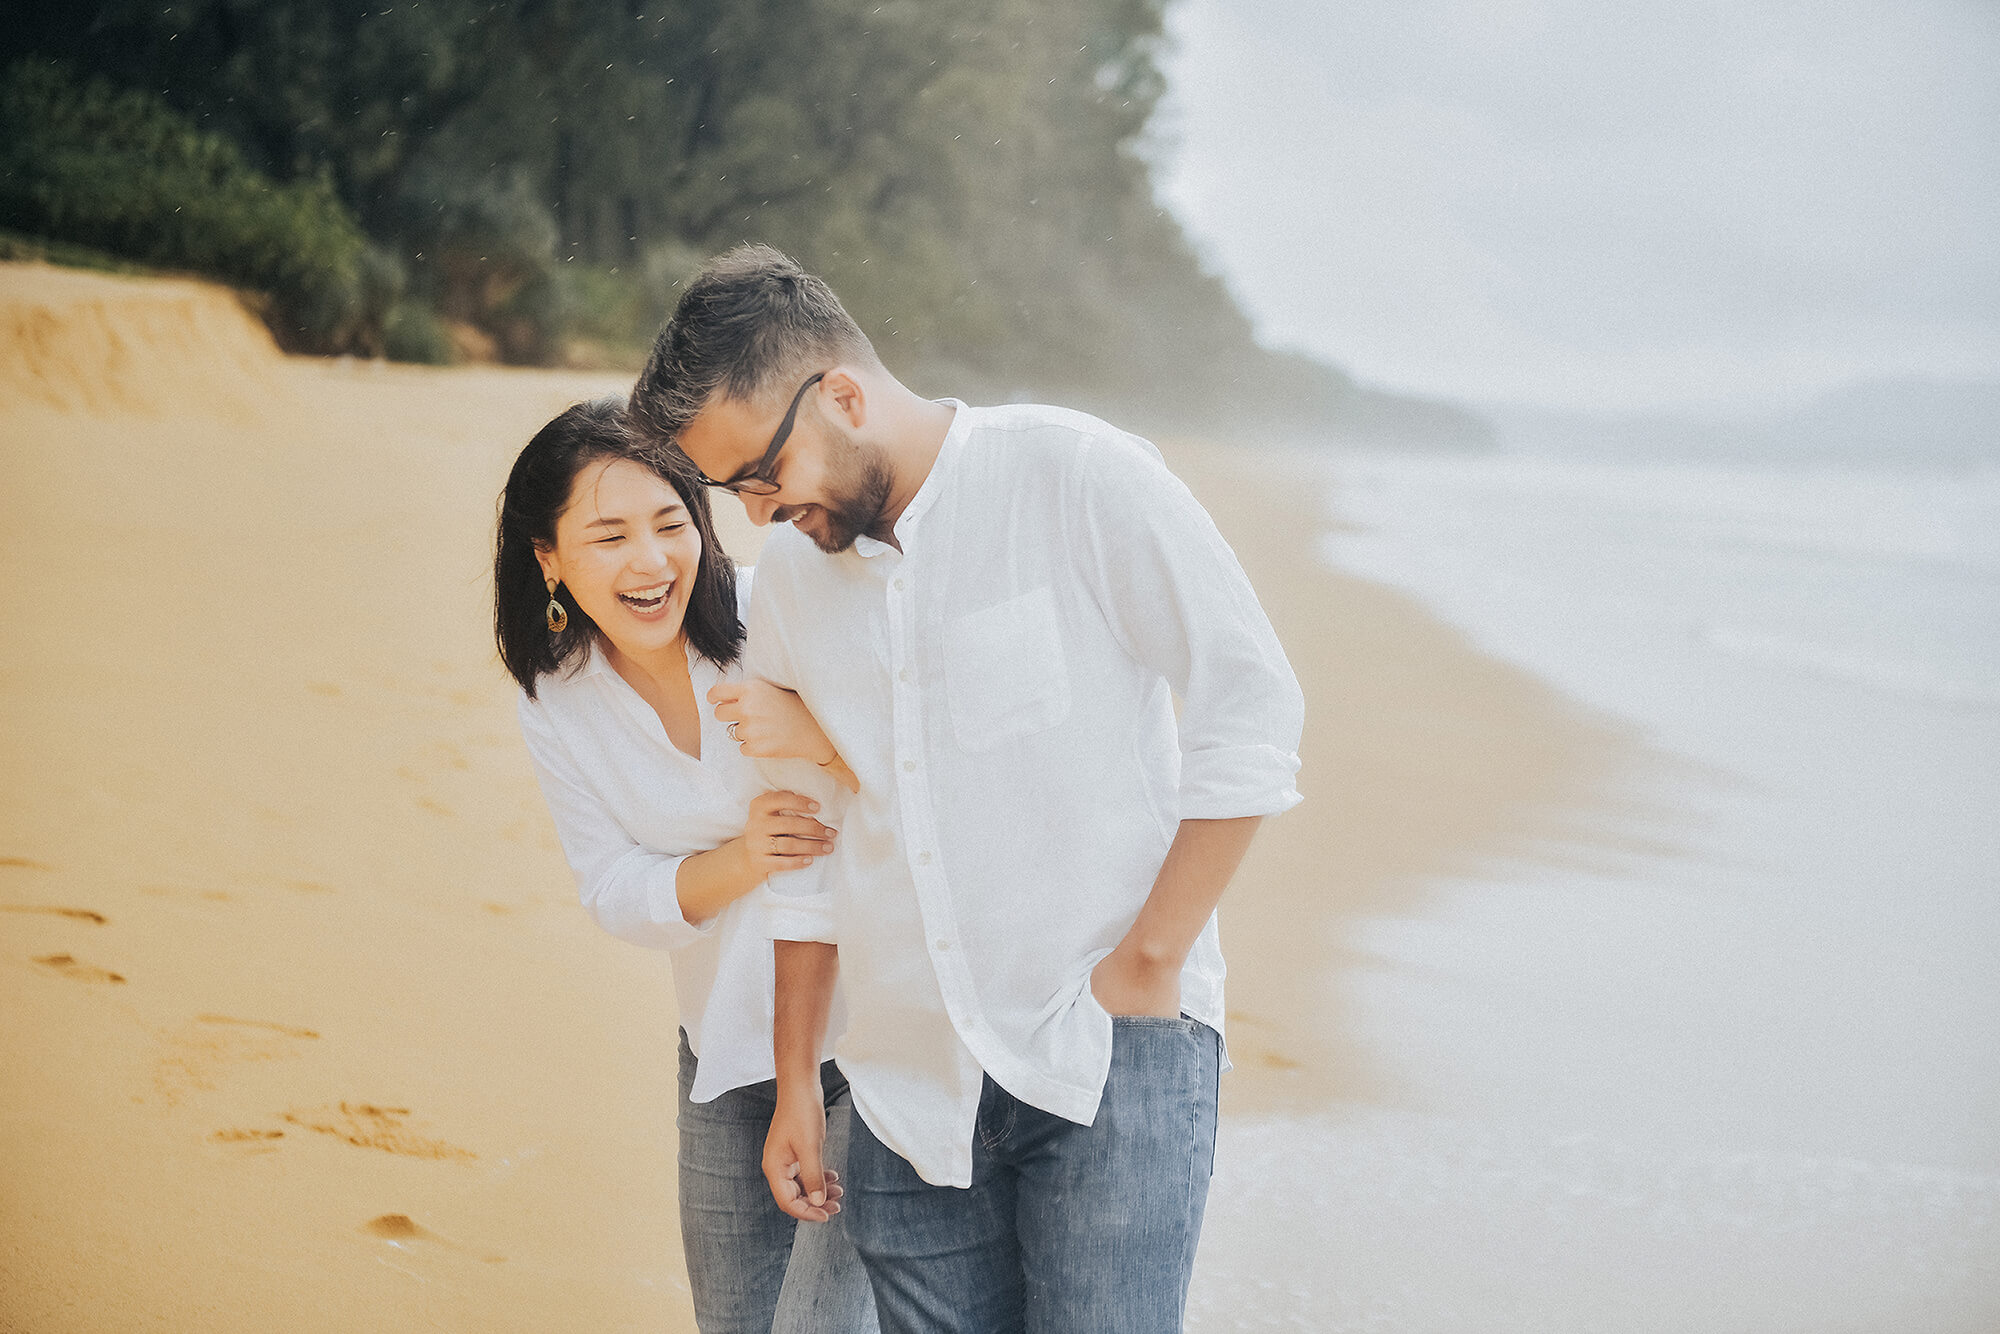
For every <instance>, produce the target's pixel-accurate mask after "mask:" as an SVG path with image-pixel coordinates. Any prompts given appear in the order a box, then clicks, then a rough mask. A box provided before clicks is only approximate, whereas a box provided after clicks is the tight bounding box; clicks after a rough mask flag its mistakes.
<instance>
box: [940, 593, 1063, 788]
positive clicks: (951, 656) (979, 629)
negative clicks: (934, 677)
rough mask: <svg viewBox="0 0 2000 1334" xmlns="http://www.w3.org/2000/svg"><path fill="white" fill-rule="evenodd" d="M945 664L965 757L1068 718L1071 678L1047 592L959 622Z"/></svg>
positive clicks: (949, 637) (948, 630) (949, 636)
mask: <svg viewBox="0 0 2000 1334" xmlns="http://www.w3.org/2000/svg"><path fill="white" fill-rule="evenodd" d="M944 664H945V689H946V692H947V693H948V695H949V697H950V703H951V727H952V732H953V734H954V735H956V737H957V738H958V744H959V745H960V746H961V747H962V748H964V749H966V750H969V751H979V750H990V749H992V748H993V747H994V746H997V745H999V744H1000V743H1001V742H1003V741H1008V740H1011V739H1013V738H1015V737H1020V736H1026V735H1027V734H1029V733H1030V732H1039V731H1043V730H1045V729H1047V728H1050V727H1054V726H1055V725H1056V724H1058V723H1060V722H1061V721H1062V720H1063V719H1065V718H1067V717H1068V716H1069V670H1068V667H1067V665H1066V664H1065V662H1064V660H1063V645H1062V636H1061V635H1060V634H1059V633H1058V626H1057V619H1056V600H1055V595H1054V593H1052V592H1051V591H1050V590H1049V588H1048V587H1047V586H1046V585H1044V586H1043V587H1041V588H1033V589H1029V590H1028V591H1027V592H1025V593H1023V594H1021V595H1020V596H1019V597H1012V598H1009V599H1007V600H1006V601H1005V602H1000V603H996V604H995V605H993V606H991V607H986V608H982V609H981V610H979V611H975V612H972V613H970V614H968V615H965V616H960V617H957V618H955V619H954V620H952V621H951V622H950V623H949V624H947V625H946V626H945V632H944Z"/></svg>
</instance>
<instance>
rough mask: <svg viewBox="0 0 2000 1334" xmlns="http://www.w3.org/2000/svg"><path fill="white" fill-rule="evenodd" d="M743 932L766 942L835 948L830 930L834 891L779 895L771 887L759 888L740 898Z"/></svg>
mask: <svg viewBox="0 0 2000 1334" xmlns="http://www.w3.org/2000/svg"><path fill="white" fill-rule="evenodd" d="M743 921H744V925H745V927H746V929H748V930H750V931H752V932H754V933H756V934H757V935H761V936H763V937H764V938H765V939H767V940H810V941H817V942H819V943H820V944H822V945H837V944H839V943H840V938H839V937H838V936H837V935H836V934H835V932H834V929H833V922H834V917H833V891H831V890H822V891H820V892H819V893H815V894H781V893H778V892H777V891H775V890H773V889H772V888H771V886H770V884H769V883H768V882H767V883H765V884H762V885H759V886H758V887H757V888H756V889H754V890H752V891H751V892H750V893H749V894H747V895H745V896H744V898H743Z"/></svg>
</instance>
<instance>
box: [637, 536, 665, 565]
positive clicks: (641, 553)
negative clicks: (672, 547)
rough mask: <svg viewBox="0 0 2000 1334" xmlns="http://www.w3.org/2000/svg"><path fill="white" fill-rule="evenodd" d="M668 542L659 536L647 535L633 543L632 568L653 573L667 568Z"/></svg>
mask: <svg viewBox="0 0 2000 1334" xmlns="http://www.w3.org/2000/svg"><path fill="white" fill-rule="evenodd" d="M667 564H668V557H667V544H666V543H665V542H662V541H661V540H660V539H659V538H658V537H655V536H650V535H649V536H647V537H642V538H640V539H639V540H638V541H637V542H634V543H633V544H632V565H631V568H633V569H635V570H639V571H643V572H646V573H652V572H655V571H659V570H664V569H666V568H667Z"/></svg>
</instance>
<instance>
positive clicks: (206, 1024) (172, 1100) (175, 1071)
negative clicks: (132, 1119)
mask: <svg viewBox="0 0 2000 1334" xmlns="http://www.w3.org/2000/svg"><path fill="white" fill-rule="evenodd" d="M156 1036H158V1037H159V1038H160V1056H159V1059H158V1060H157V1061H156V1062H154V1065H153V1088H154V1090H155V1091H156V1092H158V1093H159V1095H160V1097H161V1099H162V1100H163V1101H165V1103H166V1104H167V1106H169V1107H173V1106H176V1105H177V1104H179V1102H180V1101H181V1099H183V1098H185V1097H186V1096H187V1095H188V1094H190V1093H194V1092H197V1091H199V1092H211V1091H213V1090H214V1089H215V1087H216V1082H217V1080H218V1079H219V1078H220V1077H221V1075H222V1073H223V1071H224V1070H226V1069H227V1068H229V1067H230V1066H237V1065H249V1064H255V1063H258V1062H264V1061H282V1060H289V1059H291V1058H292V1057H295V1056H297V1055H298V1054H299V1045H298V1044H299V1043H301V1042H311V1041H315V1040H317V1039H318V1037H319V1034H318V1033H315V1032H314V1031H313V1030H312V1029H310V1028H300V1027H298V1026H297V1025H294V1024H278V1023H272V1022H271V1021H270V1020H267V1019H238V1018H235V1017H234V1016H231V1015H226V1014H203V1015H197V1016H195V1018H194V1019H193V1020H192V1021H191V1022H189V1023H186V1024H183V1025H182V1026H181V1027H180V1029H179V1030H178V1031H176V1032H173V1033H166V1034H156Z"/></svg>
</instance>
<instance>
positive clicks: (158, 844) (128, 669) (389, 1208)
mask: <svg viewBox="0 0 2000 1334" xmlns="http://www.w3.org/2000/svg"><path fill="white" fill-rule="evenodd" d="M623 388H624V381H623V380H622V379H621V378H619V377H603V376H588V375H580V374H576V373H558V372H534V371H502V370H495V369H462V370H449V371H440V370H427V369H417V368H408V367H388V366H382V365H374V364H366V363H339V362H323V361H311V360H300V359H286V358H283V357H281V356H279V355H278V354H277V353H276V351H275V350H274V349H273V348H272V347H271V345H270V342H269V340H268V338H267V337H265V335H264V333H263V331H262V330H261V328H260V327H258V326H257V325H256V323H255V322H254V321H253V320H251V319H250V318H249V317H248V316H247V315H245V314H244V313H243V312H242V310H241V309H240V307H238V306H237V305H236V303H235V302H234V300H233V298H232V297H230V296H229V294H227V293H226V292H223V291H222V290H220V289H217V288H214V287H209V286H206V285H203V284H198V283H176V282H165V281H136V280H128V279H115V278H109V277H101V276H97V275H85V274H77V273H70V272H64V271H57V270H50V269H45V268H40V267H37V266H0V459H4V463H0V552H4V556H0V561H4V583H3V584H0V586H4V587H5V588H6V589H7V590H8V622H9V631H8V643H9V645H10V652H9V653H8V655H7V661H6V666H5V669H4V670H0V763H4V773H5V774H6V779H5V782H4V785H0V812H4V818H0V1060H4V1063H5V1068H6V1069H7V1071H8V1074H7V1077H6V1078H5V1080H4V1081H0V1138H3V1139H4V1142H5V1144H6V1146H7V1147H6V1148H5V1150H4V1151H0V1329H5V1330H14V1329H21V1330H35V1331H72V1330H75V1331H82V1330H92V1331H95V1330H113V1329H128V1328H136V1327H142V1326H146V1327H161V1328H177V1329H192V1328H200V1329H214V1330H244V1331H253V1330H254V1331H263V1330H268V1329H272V1328H292V1329H298V1330H321V1329H324V1330H348V1329H366V1328H425V1327H430V1328H440V1329H454V1330H514V1329H518V1330H547V1329H589V1330H611V1329H626V1328H634V1329H636V1328H642V1327H643V1328H647V1329H692V1328H693V1324H692V1319H691V1317H690V1315H689V1313H688V1307H687V1301H686V1295H685V1292H686V1279H685V1274H684V1273H683V1272H682V1268H681V1260H680V1244H679V1237H678V1235H677V1232H676V1223H675V1216H674V1206H673V1199H674V1179H673V1126H672V1106H673V1080H674V1070H673V1053H674V1043H673V1034H674V1028H675V1019H674V1014H673V997H672V990H671V987H670V985H669V977H668V972H667V967H668V965H667V961H666V959H665V957H664V956H660V955H654V954H650V953H648V952H646V951H643V950H639V949H635V948H633V947H631V946H628V945H625V944H623V943H621V942H619V941H616V940H613V939H611V938H609V937H608V936H605V935H603V934H602V933H601V932H599V931H598V930H597V929H596V928H595V927H594V926H593V925H592V924H591V923H590V922H589V921H588V920H587V918H586V917H585V915H584V914H583V912H582V911H581V910H580V909H579V908H578V907H577V905H576V901H575V897H574V890H573V884H572V881H571V879H570V876H569V873H568V870H567V868H566V867H565V866H564V864H563V862H562V859H561V856H560V853H559V851H558V848H557V845H556V843H555V839H554V836H553V832H552V830H551V827H550V824H549V821H548V817H547V815H546V813H545V812H544V810H543V808H542V805H541V802H540V799H539V796H538V794H537V792H536V790H535V787H534V782H533V778H532V775H531V774H530V772H529V769H528V765H527V761H526V758H525V755H524V754H523V752H522V749H521V745H520V741H519V738H518V735H517V734H516V731H515V727H514V722H513V709H512V688H511V686H510V684H509V683H508V681H507V680H506V678H505V676H504V675H503V673H502V672H501V669H500V667H499V665H498V663H497V661H496V660H495V658H494V656H493V652H492V648H491V640H490V633H489V630H488V623H487V620H488V614H489V613H488V605H489V602H488V597H489V594H488V576H487V570H488V566H489V562H490V546H489V544H490V540H491V524H492V515H493V503H494V497H495V496H496V494H497V492H498V489H499V486H500V483H501V481H502V480H503V478H504V475H505V471H506V468H507V466H508V464H509V462H510V461H511V459H512V457H513V454H514V452H515V451H516V450H517V449H518V447H519V445H520V444H521V442H522V441H524V440H525V439H526V438H527V436H528V434H529V433H530V432H531V431H532V430H533V429H534V428H535V427H536V426H538V425H539V424H540V423H541V422H543V421H544V420H546V419H547V418H548V417H549V416H551V415H553V414H554V413H555V412H556V411H558V410H560V409H561V408H562V407H563V406H564V405H566V404H568V403H570V402H572V401H574V400H576V399H577V398H580V397H588V396H591V395H594V394H598V393H607V392H618V391H621V390H622V389H623ZM1165 448H1166V450H1167V453H1168V456H1169V458H1170V461H1171V462H1172V463H1173V464H1174V465H1175V467H1176V468H1177V470H1179V471H1180V472H1181V473H1182V475H1183V476H1185V477H1186V478H1187V479H1188V481H1189V482H1190V484H1191V485H1192V486H1193V487H1194V488H1195V490H1196V492H1197V493H1198V494H1199V495H1201V497H1202V498H1203V499H1204V501H1205V502H1206V503H1208V504H1209V505H1210V507H1211V509H1212V510H1213V511H1214V513H1215V514H1216V517H1217V519H1218V521H1219V522H1220V524H1221V525H1222V527H1223V530H1224V532H1225V534H1226V535H1227V536H1228V537H1229V538H1230V540H1231V541H1232V543H1233V544H1234V545H1235V546H1236V549H1237V551H1238V552H1239V554H1240V555H1241V556H1242V558H1243V561H1244V564H1245V565H1246V567H1247V568H1248V569H1249V571H1250V574H1251V577H1252V579H1253V580H1254V581H1255V583H1256V585H1257V587H1258V589H1259V590H1260V593H1261V595H1262V596H1263V598H1264V600H1265V603H1266V606H1267V607H1268V609H1269V610H1270V612H1271V614H1272V616H1273V619H1274V620H1275V622H1276V623H1277V625H1278V628H1279V633H1280V635H1281V637H1282V638H1283V639H1284V642H1285V644H1286V646H1287V649H1288V651H1289V653H1290V655H1291V657H1292V661H1293V664H1294V666H1295V667H1296V668H1297V670H1298V672H1299V675H1300V678H1301V680H1302V682H1303V683H1304V686H1305V690H1306V694H1307V700H1308V711H1309V722H1308V731H1307V736H1306V740H1305V745H1304V760H1305V765H1306V768H1305V772H1304V773H1303V774H1302V776H1301V787H1302V790H1304V791H1305V792H1306V793H1307V797H1308V800H1307V804H1306V805H1304V806H1302V807H1301V808H1299V810H1297V811H1295V812H1293V813H1291V814H1289V815H1287V816H1285V817H1283V818H1282V819H1279V820H1276V821H1273V822H1271V823H1270V824H1269V825H1268V826H1267V828H1266V830H1265V831H1264V833H1263V834H1262V835H1261V836H1260V838H1259V841H1258V843H1257V845H1256V847H1255V848H1254V850H1253V852H1252V854H1251V858H1250V861H1249V863H1248V864H1247V865H1246V866H1245V868H1244V870H1243V872H1242V873H1241V874H1240V876H1239V878H1238V881H1237V883H1236V886H1235V887H1234V889H1233V890H1232V891H1231V894H1230V897H1229V899H1228V900H1227V901H1226V903H1225V907H1224V923H1223V929H1224V937H1225V948H1226V950H1227V953H1228V956H1229V960H1230V969H1231V976H1230V986H1231V1024H1232V1033H1231V1038H1232V1048H1233V1052H1234V1055H1235V1059H1236V1062H1237V1070H1236V1072H1235V1073H1234V1074H1232V1075H1231V1076H1229V1077H1228V1079H1227V1080H1226V1081H1225V1084H1224V1105H1225V1114H1226V1115H1227V1116H1230V1117H1242V1116H1245V1115H1249V1114H1252V1113H1279V1114H1290V1113H1296V1112H1310V1111H1314V1110H1317V1109H1322V1108H1325V1107H1328V1106H1333V1105H1337V1104H1345V1103H1350V1102H1354V1101H1357V1100H1358V1101H1362V1102H1368V1101H1375V1100H1380V1099H1390V1100H1393V1098H1394V1090H1393V1089H1391V1088H1388V1087H1386V1086H1385V1079H1386V1077H1385V1075H1384V1074H1383V1072H1382V1071H1380V1070H1377V1069H1373V1068H1371V1067H1370V1064H1369V1061H1368V1059H1367V1057H1366V1055H1365V1054H1364V1050H1363V1047H1362V1046H1361V1044H1360V1043H1359V1042H1357V1041H1354V1040H1351V1039H1350V1037H1349V1036H1348V1035H1347V1032H1346V1030H1345V1028H1344V1025H1343V1015H1342V1013H1341V1010H1340V1006H1339V1004H1338V999H1337V993H1336V991H1335V990H1334V988H1333V985H1332V979H1333V978H1334V977H1335V975H1336V973H1337V972H1338V971H1339V970H1341V969H1346V968H1352V967H1365V966H1367V965H1366V964H1365V961H1361V960H1357V959H1356V958H1354V957H1351V956H1349V955H1348V954H1346V953H1344V951H1343V946H1342V941H1343V939H1345V938H1346V937H1347V936H1348V935H1349V934H1350V931H1349V928H1350V927H1351V926H1352V925H1353V924H1354V923H1355V922H1357V921H1358V920H1360V919H1361V918H1363V917H1366V916H1370V915H1375V914H1380V913H1383V912H1388V911H1396V910H1398V909H1399V907H1409V906H1411V905H1414V904H1416V903H1418V902H1420V900H1421V898H1422V895H1423V894H1424V892H1425V891H1424V889H1423V885H1424V884H1425V883H1426V880H1427V878H1428V877H1435V876H1438V875H1442V874H1446V873H1448V872H1449V871H1450V870H1451V869H1452V868H1453V867H1454V866H1459V865H1463V864H1466V863H1467V862H1468V860H1470V859H1476V858H1480V857H1485V856H1490V855H1495V854H1504V853H1505V852H1506V851H1507V850H1509V849H1510V848H1514V847H1519V846H1525V845H1526V843H1528V842H1530V841H1532V840H1535V839H1536V838H1538V837H1539V836H1542V835H1544V834H1546V833H1547V832H1548V831H1550V830H1551V829H1557V828H1564V827H1568V826H1570V825H1574V824H1578V823H1586V824H1587V823H1588V821H1589V819H1590V815H1589V811H1590V808H1591V802H1592V800H1593V794H1594V793H1596V792H1597V790H1598V788H1599V786H1600V785H1601V783H1602V782H1603V781H1604V779H1605V776H1606V775H1607V774H1609V773H1611V772H1613V771H1614V770H1615V769H1616V768H1617V767H1618V766H1619V765H1621V764H1623V763H1626V762H1628V760H1629V758H1630V754H1631V748H1630V746H1629V743H1628V742H1627V741H1626V740H1625V739H1624V738H1623V737H1622V736H1621V735H1620V734H1618V733H1617V732H1616V730H1615V729H1612V728H1609V727H1607V726H1605V725H1604V724H1602V723H1600V722H1598V721H1596V720H1594V719H1592V718H1590V717H1588V716H1586V715H1585V714H1583V713H1581V712H1580V711H1578V710H1577V709H1575V708H1573V707H1572V706H1570V705H1569V704H1568V703H1567V702H1566V701H1565V700H1563V699H1562V697H1560V696H1559V695H1557V694H1555V693H1554V692H1553V691H1551V690H1550V689H1548V688H1547V687H1545V686H1542V685H1540V684H1538V683H1537V682H1536V681H1534V680H1533V679H1532V678H1530V677H1529V676H1527V675H1526V674H1525V673H1523V672H1521V671H1519V670H1517V669H1514V668H1511V667H1508V666H1505V665H1502V664H1499V663H1496V662H1493V661H1491V660H1489V659H1486V658H1483V657H1481V656H1479V655H1478V654H1476V653H1474V652H1472V651H1471V650H1470V649H1469V648H1468V647H1467V645H1466V644H1465V642H1464V641H1463V640H1462V639H1461V637H1460V636H1459V635H1458V634H1457V633H1456V632H1454V631H1451V630H1449V629H1447V628H1445V627H1443V626H1442V625H1440V624H1439V623H1438V622H1436V621H1435V620H1433V619H1432V618H1430V617H1429V616H1427V615H1426V614H1424V613H1423V612H1422V611H1421V610H1419V609H1418V608H1417V607H1416V606H1415V605H1414V604H1412V603H1411V602H1410V601H1409V600H1407V599H1406V598H1404V597H1402V596H1401V595H1398V594H1395V593H1392V592H1389V591H1387V590H1384V589H1382V588H1380V587H1377V586H1374V585H1371V584H1367V583H1365V582H1362V581H1359V580H1355V579H1352V578H1348V577H1345V576H1342V575H1338V574H1334V573H1330V572H1328V571H1326V570H1325V569H1324V568H1322V567H1321V566H1320V564H1319V563H1318V562H1317V561H1315V560H1314V558H1313V544H1314V540H1315V535H1316V533H1317V531H1318V527H1319V517H1318V514H1317V512H1316V504H1317V499H1318V497H1317V493H1316V492H1315V491H1312V490H1310V489H1309V488H1305V487H1299V488H1295V489H1294V488H1288V487H1287V486H1286V485H1285V484H1284V480H1283V479H1284V477H1285V475H1286V468H1287V466H1288V465H1287V460H1286V458H1285V456H1282V455H1275V454H1267V453H1262V452H1258V451H1255V450H1247V449H1243V448H1229V447H1223V446H1218V445H1214V444H1203V443H1198V442H1171V441H1170V442H1165ZM1246 479H1247V480H1246ZM719 510H720V511H721V512H724V513H725V514H726V515H727V522H728V524H729V527H728V532H727V536H728V538H729V541H730V543H731V547H732V550H733V551H735V552H736V553H737V554H738V555H739V557H740V558H742V559H746V560H748V559H753V558H754V554H755V548H756V538H755V534H754V533H753V532H752V531H751V530H750V529H749V528H748V527H747V525H746V524H744V523H743V522H742V520H741V516H740V513H738V512H736V510H735V509H734V507H733V506H730V505H728V504H724V505H722V506H720V507H719ZM1214 1277H1215V1278H1216V1279H1218V1280H1219V1281H1221V1282H1222V1283H1224V1284H1226V1283H1227V1281H1228V1279H1227V1276H1226V1275H1216V1276H1214Z"/></svg>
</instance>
